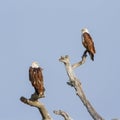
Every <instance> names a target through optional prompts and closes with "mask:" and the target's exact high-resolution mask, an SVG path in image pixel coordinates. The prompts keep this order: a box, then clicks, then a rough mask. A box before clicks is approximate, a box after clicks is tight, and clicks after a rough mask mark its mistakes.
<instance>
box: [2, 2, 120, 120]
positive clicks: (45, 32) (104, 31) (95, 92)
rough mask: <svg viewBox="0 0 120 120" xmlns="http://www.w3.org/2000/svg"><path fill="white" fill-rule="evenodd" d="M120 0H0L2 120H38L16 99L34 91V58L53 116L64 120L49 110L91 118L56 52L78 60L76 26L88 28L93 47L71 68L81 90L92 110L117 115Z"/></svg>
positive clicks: (34, 112)
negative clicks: (31, 79) (91, 54)
mask: <svg viewBox="0 0 120 120" xmlns="http://www.w3.org/2000/svg"><path fill="white" fill-rule="evenodd" d="M119 4H120V2H119V0H114V1H109V0H106V1H105V0H99V1H96V0H91V1H87V0H84V1H82V0H79V1H78V0H76V1H72V0H61V1H57V0H56V1H55V0H50V1H48V0H45V1H42V0H34V1H33V0H20V1H18V0H4V1H2V0H1V1H0V42H1V43H0V55H1V59H0V66H1V69H0V73H1V84H0V95H1V100H0V119H2V120H16V119H17V120H21V119H22V120H25V119H29V120H33V119H34V120H40V119H41V116H40V115H39V112H38V110H37V109H36V108H32V107H30V106H27V105H25V104H23V103H21V102H20V100H19V98H20V97H21V96H25V97H27V98H29V97H30V95H31V93H33V92H34V89H33V88H32V86H31V84H30V82H29V78H28V69H29V66H30V65H31V63H32V62H33V61H38V62H39V63H40V66H41V67H42V68H43V69H44V71H43V75H44V80H45V88H46V98H44V99H42V100H41V101H42V102H43V103H44V104H45V106H46V108H47V109H48V111H49V113H50V114H51V116H52V117H53V119H56V120H57V119H62V118H61V117H60V116H56V115H54V114H53V112H52V111H53V110H58V109H62V110H64V111H66V112H68V113H69V114H70V116H71V117H72V118H73V119H74V120H78V119H84V120H92V118H91V117H90V115H89V114H88V112H87V111H86V109H85V107H84V106H83V104H82V103H81V101H80V100H79V98H78V97H77V96H76V95H75V91H74V89H73V88H71V87H69V86H68V85H67V84H66V82H67V81H68V76H67V74H66V71H65V68H64V65H63V64H62V63H60V62H59V61H58V59H59V58H60V56H64V55H69V56H70V59H71V63H75V62H78V61H80V60H81V56H82V54H83V51H84V50H85V49H84V47H83V46H82V44H81V33H80V30H81V29H82V28H83V27H87V28H88V29H89V32H90V33H91V35H92V37H93V39H94V43H95V47H96V52H97V53H96V55H95V61H94V62H92V61H91V60H90V58H89V57H88V58H87V61H86V63H85V64H84V65H82V66H81V67H79V68H77V69H76V70H75V73H76V76H77V77H78V78H79V79H80V80H81V82H82V86H83V90H84V92H85V94H86V96H87V98H88V99H89V101H90V102H91V103H92V105H93V106H94V108H95V109H96V111H97V112H98V113H99V114H100V115H101V116H103V117H104V118H105V119H107V120H108V119H112V118H115V117H116V118H120V110H119V109H120V107H119V104H120V102H119V101H120V95H119V91H120V80H119V79H120V74H119V70H120V68H119V66H120V62H119V61H120V55H119V51H120V47H119V44H120V36H119V34H120V31H119V28H120V22H119V21H120V15H119V11H120V6H119Z"/></svg>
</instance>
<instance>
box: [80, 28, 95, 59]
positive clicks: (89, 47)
mask: <svg viewBox="0 0 120 120" xmlns="http://www.w3.org/2000/svg"><path fill="white" fill-rule="evenodd" d="M81 32H82V44H83V46H84V47H85V48H86V52H88V53H89V55H90V57H91V60H93V61H94V54H95V53H96V50H95V47H94V42H93V39H92V37H91V35H90V34H89V32H88V29H87V28H83V29H82V30H81Z"/></svg>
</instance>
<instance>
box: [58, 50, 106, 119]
mask: <svg viewBox="0 0 120 120" xmlns="http://www.w3.org/2000/svg"><path fill="white" fill-rule="evenodd" d="M85 60H86V51H85V52H84V54H83V56H82V60H81V61H80V62H78V63H76V64H73V65H71V63H70V59H69V56H68V55H66V56H64V57H63V56H62V57H61V58H60V59H59V61H60V62H63V63H64V65H65V68H66V72H67V74H68V77H69V82H67V83H68V85H70V86H72V87H74V88H75V90H76V94H77V95H78V96H79V98H80V99H81V101H82V103H83V104H84V106H85V107H86V109H87V110H88V112H89V113H90V115H91V117H92V118H93V119H94V120H104V119H103V118H102V117H101V116H100V115H99V114H98V113H97V112H96V111H95V109H94V108H93V107H92V105H91V104H90V102H89V101H88V100H87V98H86V96H85V94H84V92H83V90H82V85H81V82H80V80H79V79H78V78H77V77H76V76H75V73H74V71H73V69H74V68H76V67H78V66H80V65H82V64H83V63H85Z"/></svg>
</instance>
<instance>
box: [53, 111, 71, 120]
mask: <svg viewBox="0 0 120 120" xmlns="http://www.w3.org/2000/svg"><path fill="white" fill-rule="evenodd" d="M53 112H54V113H55V114H56V115H61V116H62V117H64V119H65V120H72V119H71V117H70V116H69V115H68V114H67V113H66V112H64V111H62V110H58V111H56V110H54V111H53Z"/></svg>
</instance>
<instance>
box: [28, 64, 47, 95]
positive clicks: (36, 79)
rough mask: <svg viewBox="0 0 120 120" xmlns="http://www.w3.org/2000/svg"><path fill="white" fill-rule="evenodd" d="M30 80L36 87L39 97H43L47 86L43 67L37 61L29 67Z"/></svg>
mask: <svg viewBox="0 0 120 120" xmlns="http://www.w3.org/2000/svg"><path fill="white" fill-rule="evenodd" d="M29 80H30V82H31V84H32V86H33V87H34V89H35V93H36V94H37V95H38V96H39V97H43V96H44V91H45V88H44V80H43V75H42V68H41V67H40V66H39V64H38V63H37V62H33V63H32V65H31V66H30V68H29Z"/></svg>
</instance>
